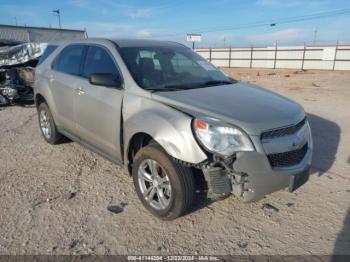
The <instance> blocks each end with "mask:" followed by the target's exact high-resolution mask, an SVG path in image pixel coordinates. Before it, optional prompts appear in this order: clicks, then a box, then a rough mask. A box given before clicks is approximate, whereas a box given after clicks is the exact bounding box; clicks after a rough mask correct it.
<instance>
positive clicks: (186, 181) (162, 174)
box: [132, 144, 195, 220]
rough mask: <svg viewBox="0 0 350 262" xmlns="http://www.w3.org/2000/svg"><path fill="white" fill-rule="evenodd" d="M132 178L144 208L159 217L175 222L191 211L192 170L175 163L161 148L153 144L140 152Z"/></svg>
mask: <svg viewBox="0 0 350 262" xmlns="http://www.w3.org/2000/svg"><path fill="white" fill-rule="evenodd" d="M132 175H133V180H134V185H135V189H136V192H137V195H138V197H139V198H140V200H141V202H142V204H143V205H144V206H145V207H146V208H147V209H148V210H149V211H150V212H151V213H152V214H154V215H156V216H157V217H160V218H162V219H164V220H171V219H175V218H177V217H179V216H181V215H183V214H185V213H186V211H188V210H189V208H190V207H191V205H192V202H193V197H194V192H195V187H194V179H193V174H192V172H191V169H190V168H187V167H184V166H182V165H180V164H178V163H175V162H174V161H173V160H172V159H171V157H169V156H168V155H167V154H166V152H164V150H163V149H162V148H161V147H160V146H158V145H156V144H151V145H148V146H146V147H144V148H142V149H140V150H139V151H138V152H137V154H136V156H135V160H134V163H133V167H132Z"/></svg>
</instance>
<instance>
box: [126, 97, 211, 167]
mask: <svg viewBox="0 0 350 262" xmlns="http://www.w3.org/2000/svg"><path fill="white" fill-rule="evenodd" d="M123 122H124V124H123V129H124V130H123V133H124V145H125V147H124V163H127V155H128V154H127V153H128V152H127V150H128V148H129V144H130V141H131V139H132V137H133V136H134V135H135V134H137V133H140V132H142V133H146V134H148V135H150V136H151V137H153V139H154V140H156V141H157V142H158V143H159V144H160V145H161V146H162V147H163V148H164V149H165V150H166V151H167V153H168V154H169V155H171V156H173V157H174V158H177V159H179V160H182V161H185V162H189V163H193V164H198V163H200V162H202V161H204V160H206V159H207V156H206V154H205V153H204V152H203V150H202V149H201V148H200V147H199V145H198V143H197V141H196V140H195V138H194V136H193V133H192V128H191V122H192V118H191V117H190V116H188V115H186V114H184V113H182V112H180V111H178V110H176V109H174V108H172V107H169V106H167V105H164V104H162V103H159V102H156V101H153V100H151V99H149V98H146V97H144V96H139V95H136V94H132V93H131V92H130V93H129V92H128V93H126V94H125V96H124V101H123Z"/></svg>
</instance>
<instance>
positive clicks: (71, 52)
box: [52, 45, 84, 75]
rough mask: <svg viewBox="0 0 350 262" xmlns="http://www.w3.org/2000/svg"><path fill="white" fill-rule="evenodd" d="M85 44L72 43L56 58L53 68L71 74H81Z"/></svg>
mask: <svg viewBox="0 0 350 262" xmlns="http://www.w3.org/2000/svg"><path fill="white" fill-rule="evenodd" d="M83 52H84V45H70V46H67V47H66V48H64V49H63V50H62V51H61V53H60V54H59V55H58V56H57V58H56V59H55V61H54V63H53V66H52V68H53V69H55V70H57V71H59V72H62V73H66V74H69V75H79V74H80V66H81V61H82V57H83Z"/></svg>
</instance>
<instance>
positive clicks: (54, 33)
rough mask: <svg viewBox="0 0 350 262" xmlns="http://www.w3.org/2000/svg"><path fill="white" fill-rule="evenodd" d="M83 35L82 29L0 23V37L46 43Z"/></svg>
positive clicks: (79, 37) (80, 37) (82, 36)
mask: <svg viewBox="0 0 350 262" xmlns="http://www.w3.org/2000/svg"><path fill="white" fill-rule="evenodd" d="M84 37H85V31H82V30H71V29H58V28H44V27H25V26H11V25H0V39H7V40H17V41H23V42H35V43H47V42H55V41H61V40H68V39H82V38H84Z"/></svg>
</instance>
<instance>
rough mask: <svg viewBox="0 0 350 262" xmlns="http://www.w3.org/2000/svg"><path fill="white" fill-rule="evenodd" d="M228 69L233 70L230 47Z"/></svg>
mask: <svg viewBox="0 0 350 262" xmlns="http://www.w3.org/2000/svg"><path fill="white" fill-rule="evenodd" d="M228 68H231V47H230V49H229V53H228Z"/></svg>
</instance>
